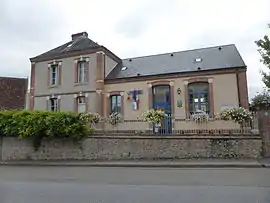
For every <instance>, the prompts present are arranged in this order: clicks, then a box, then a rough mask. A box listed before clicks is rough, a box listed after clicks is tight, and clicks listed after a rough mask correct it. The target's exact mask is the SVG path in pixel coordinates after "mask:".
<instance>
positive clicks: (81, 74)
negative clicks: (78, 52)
mask: <svg viewBox="0 0 270 203" xmlns="http://www.w3.org/2000/svg"><path fill="white" fill-rule="evenodd" d="M78 82H79V83H83V82H86V62H85V61H79V63H78Z"/></svg>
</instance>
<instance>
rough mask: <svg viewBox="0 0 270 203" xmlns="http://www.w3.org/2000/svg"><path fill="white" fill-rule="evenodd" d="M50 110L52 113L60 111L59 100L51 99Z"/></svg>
mask: <svg viewBox="0 0 270 203" xmlns="http://www.w3.org/2000/svg"><path fill="white" fill-rule="evenodd" d="M50 110H51V111H58V100H57V98H51V99H50Z"/></svg>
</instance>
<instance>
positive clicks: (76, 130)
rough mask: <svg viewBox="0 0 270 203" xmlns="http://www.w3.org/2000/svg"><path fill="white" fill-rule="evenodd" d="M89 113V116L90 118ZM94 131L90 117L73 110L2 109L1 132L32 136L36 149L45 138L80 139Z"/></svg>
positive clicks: (24, 136) (25, 136) (3, 134)
mask: <svg viewBox="0 0 270 203" xmlns="http://www.w3.org/2000/svg"><path fill="white" fill-rule="evenodd" d="M90 117H91V115H88V117H87V118H90ZM91 132H92V128H91V126H90V125H89V119H85V117H82V116H81V114H76V113H72V112H49V111H0V134H1V136H6V137H8V136H12V137H18V138H30V139H32V140H33V144H34V147H35V149H37V148H38V147H39V146H40V143H41V140H42V139H43V138H71V139H73V140H74V141H79V140H81V139H82V138H84V137H85V136H87V135H89V134H90V133H91Z"/></svg>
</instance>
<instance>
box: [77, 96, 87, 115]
mask: <svg viewBox="0 0 270 203" xmlns="http://www.w3.org/2000/svg"><path fill="white" fill-rule="evenodd" d="M77 104H78V113H85V112H86V98H85V97H83V96H82V97H78V98H77Z"/></svg>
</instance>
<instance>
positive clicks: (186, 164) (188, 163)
mask: <svg viewBox="0 0 270 203" xmlns="http://www.w3.org/2000/svg"><path fill="white" fill-rule="evenodd" d="M0 166H59V167H61V166H65V167H151V168H270V159H260V160H224V159H200V160H176V161H175V160H174V161H167V160H166V161H164V160H159V161H136V160H134V161H130V160H129V161H10V162H0Z"/></svg>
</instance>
